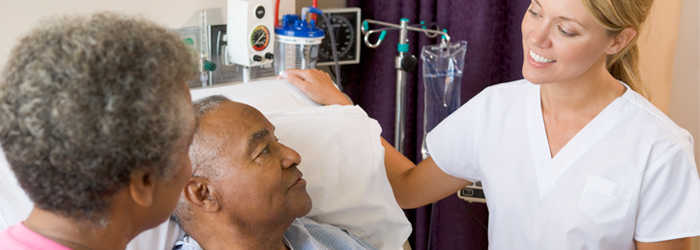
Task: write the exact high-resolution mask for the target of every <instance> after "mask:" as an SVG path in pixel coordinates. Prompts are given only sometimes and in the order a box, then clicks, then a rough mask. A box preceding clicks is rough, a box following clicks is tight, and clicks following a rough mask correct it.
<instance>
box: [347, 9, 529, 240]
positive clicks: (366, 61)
mask: <svg viewBox="0 0 700 250" xmlns="http://www.w3.org/2000/svg"><path fill="white" fill-rule="evenodd" d="M529 4H530V0H380V1H377V0H347V5H348V6H349V7H360V8H361V9H362V19H374V20H379V21H384V22H390V23H398V22H399V19H401V18H408V19H410V23H411V24H413V23H418V22H419V21H425V22H426V23H431V22H435V23H437V24H438V25H439V26H440V28H441V29H447V30H448V33H449V34H450V36H451V37H452V39H453V41H459V40H466V41H467V42H468V45H467V53H466V56H465V65H464V73H463V75H462V82H461V101H462V103H464V102H466V101H468V100H469V99H470V98H472V97H473V96H475V95H476V94H477V93H479V92H480V91H481V90H483V89H484V88H485V87H487V86H489V85H493V84H496V83H500V82H506V81H512V80H516V79H521V78H522V74H521V67H522V61H523V51H522V41H521V33H520V22H521V20H522V17H523V16H524V15H525V11H526V10H527V7H528V6H529ZM370 28H371V27H370ZM408 38H409V40H410V51H409V54H412V55H415V56H416V57H417V58H419V59H420V51H421V48H422V46H424V45H431V44H437V43H438V42H439V40H437V39H430V38H428V37H426V36H425V35H423V34H422V33H416V32H409V36H408ZM438 38H439V37H438ZM374 39H376V37H375V38H374ZM374 39H372V40H374ZM397 42H398V32H395V31H394V32H389V33H388V34H387V37H386V39H385V40H384V42H383V44H382V45H381V46H380V47H379V48H377V49H370V48H368V47H366V46H365V45H361V47H362V48H361V50H362V52H361V53H362V54H361V62H360V64H359V65H350V66H344V67H343V68H342V76H343V81H342V82H343V84H344V85H345V86H344V91H345V92H346V93H347V94H348V95H349V96H350V97H351V98H352V100H353V101H354V102H355V103H356V104H359V105H360V106H362V107H363V108H364V109H365V110H366V111H367V113H368V114H369V115H370V116H371V117H373V118H375V119H377V120H378V121H379V123H380V124H381V126H382V129H383V132H382V136H383V137H384V138H385V139H386V140H387V141H389V142H393V138H394V102H395V93H396V92H395V91H396V90H395V86H396V69H395V68H394V57H395V56H396V55H397V51H396V44H397ZM421 69H422V64H421V63H420V62H419V64H418V67H417V70H416V72H413V73H411V74H409V76H408V81H407V85H408V89H407V103H406V105H407V106H406V110H407V113H406V156H407V157H408V158H409V159H414V160H415V161H416V162H419V161H420V145H421V143H422V139H423V138H422V131H423V122H422V117H423V104H422V103H423V76H422V74H421ZM406 213H407V215H408V217H409V219H411V221H412V223H413V226H414V233H413V235H412V236H411V239H410V240H409V241H410V242H411V246H412V247H413V249H418V250H422V249H487V247H488V242H487V232H486V230H485V229H484V228H483V227H482V226H481V225H480V223H479V222H482V223H483V224H485V226H488V225H486V224H487V222H488V210H487V208H486V205H484V204H480V203H471V204H465V203H464V202H462V201H461V200H460V199H459V198H457V196H456V195H452V196H450V197H447V198H445V199H443V200H441V201H438V202H436V203H434V204H432V205H428V206H425V207H422V208H418V209H414V210H407V211H406Z"/></svg>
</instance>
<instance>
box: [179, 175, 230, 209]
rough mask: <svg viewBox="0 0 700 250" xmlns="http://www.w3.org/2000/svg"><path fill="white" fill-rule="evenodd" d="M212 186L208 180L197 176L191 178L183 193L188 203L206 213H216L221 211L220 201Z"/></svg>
mask: <svg viewBox="0 0 700 250" xmlns="http://www.w3.org/2000/svg"><path fill="white" fill-rule="evenodd" d="M210 184H211V183H210V182H209V180H207V179H206V178H202V177H197V176H195V177H192V178H190V180H189V181H188V182H187V185H185V190H184V191H183V192H184V193H183V195H184V196H185V199H186V200H187V202H189V203H191V204H192V205H193V206H195V207H198V208H199V209H200V210H202V211H203V212H206V213H214V212H218V211H219V210H221V206H220V205H219V200H218V199H217V197H216V193H215V191H214V190H213V189H212V186H211V185H210Z"/></svg>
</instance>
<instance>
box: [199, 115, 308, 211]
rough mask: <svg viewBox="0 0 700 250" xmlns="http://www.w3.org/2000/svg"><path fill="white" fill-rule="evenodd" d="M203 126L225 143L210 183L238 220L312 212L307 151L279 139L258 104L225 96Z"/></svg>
mask: <svg viewBox="0 0 700 250" xmlns="http://www.w3.org/2000/svg"><path fill="white" fill-rule="evenodd" d="M199 129H200V130H201V131H202V132H203V133H205V136H207V137H209V136H213V137H210V138H215V139H213V140H210V141H216V143H215V145H220V146H219V147H218V149H219V150H217V151H218V152H219V156H218V159H216V160H215V161H214V163H213V164H215V166H213V168H216V169H217V170H216V171H215V172H216V173H217V175H218V176H216V177H213V178H212V179H213V180H212V183H211V186H210V189H212V190H213V192H215V193H217V194H219V195H218V196H217V198H218V199H219V203H220V205H221V208H222V210H223V211H224V212H225V213H228V214H229V215H231V216H230V217H231V219H232V220H237V221H235V222H234V223H243V224H247V223H272V224H277V223H281V222H284V221H288V220H289V219H293V218H297V217H301V216H304V215H306V214H307V213H309V211H310V210H311V198H310V197H309V194H308V193H307V192H306V181H305V180H304V179H302V178H301V176H302V174H301V171H299V169H297V165H298V164H299V163H300V162H301V157H300V156H299V154H298V153H297V152H296V151H294V150H292V149H290V148H288V147H286V146H285V145H282V144H281V143H279V142H277V138H276V137H275V135H274V131H275V127H274V126H272V124H271V123H270V122H269V121H268V120H267V119H266V118H265V117H264V116H263V115H262V114H261V113H260V112H259V111H258V110H256V109H254V108H252V107H250V106H248V105H245V104H241V103H235V102H224V103H222V104H221V106H220V107H219V108H218V109H217V110H216V111H215V112H214V113H212V114H209V115H207V116H205V117H204V119H202V121H201V123H200V128H199ZM208 146H209V145H208ZM211 146H213V145H211ZM212 150H213V149H212Z"/></svg>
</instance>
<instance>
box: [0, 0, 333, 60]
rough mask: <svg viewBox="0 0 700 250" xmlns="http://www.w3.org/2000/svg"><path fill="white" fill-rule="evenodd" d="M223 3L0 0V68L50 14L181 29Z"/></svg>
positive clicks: (287, 2) (286, 2) (285, 6)
mask: <svg viewBox="0 0 700 250" xmlns="http://www.w3.org/2000/svg"><path fill="white" fill-rule="evenodd" d="M270 1H272V0H270ZM336 1H337V0H336ZM226 3H227V0H60V1H56V0H0V34H2V35H1V36H0V67H2V66H3V65H4V64H5V62H6V61H7V56H8V54H9V53H10V49H11V47H12V46H14V45H15V43H16V42H17V40H18V39H19V38H20V37H21V36H22V35H23V34H25V33H26V32H27V30H28V29H30V28H32V27H34V25H36V23H37V21H38V20H41V19H42V18H46V17H48V16H51V15H57V14H68V13H92V12H96V11H116V12H121V13H127V14H135V15H142V16H144V17H146V18H148V19H151V20H153V21H155V22H157V23H159V24H161V25H164V26H166V27H168V28H181V27H189V26H197V25H198V15H199V14H198V11H199V10H206V9H214V10H215V12H219V13H220V14H221V15H220V17H225V16H226ZM295 3H296V2H295V0H294V1H292V0H283V1H281V3H280V13H289V12H292V11H293V10H294V6H295ZM222 21H223V22H225V20H222Z"/></svg>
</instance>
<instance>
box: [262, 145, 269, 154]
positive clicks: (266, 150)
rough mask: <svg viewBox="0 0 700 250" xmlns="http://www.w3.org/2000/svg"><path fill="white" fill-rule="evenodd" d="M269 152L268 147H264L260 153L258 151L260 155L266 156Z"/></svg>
mask: <svg viewBox="0 0 700 250" xmlns="http://www.w3.org/2000/svg"><path fill="white" fill-rule="evenodd" d="M269 151H270V146H265V148H263V150H262V151H260V153H261V154H267V153H269Z"/></svg>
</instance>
